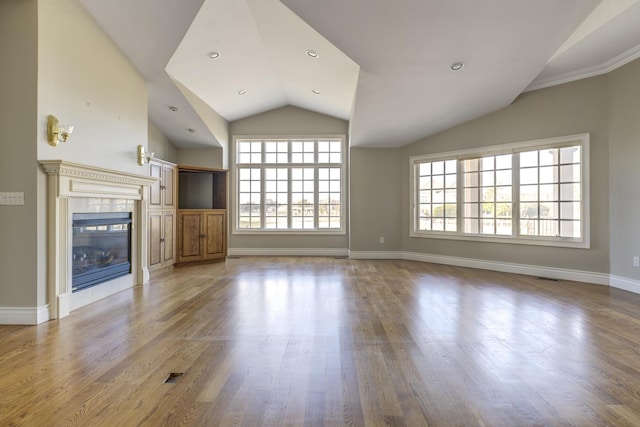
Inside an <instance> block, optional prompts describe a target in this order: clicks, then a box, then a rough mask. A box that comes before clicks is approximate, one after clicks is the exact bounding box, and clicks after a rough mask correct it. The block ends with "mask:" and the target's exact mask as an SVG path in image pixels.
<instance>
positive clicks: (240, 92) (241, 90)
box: [238, 89, 247, 95]
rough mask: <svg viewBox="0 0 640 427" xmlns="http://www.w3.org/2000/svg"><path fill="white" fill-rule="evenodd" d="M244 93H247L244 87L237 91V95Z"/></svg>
mask: <svg viewBox="0 0 640 427" xmlns="http://www.w3.org/2000/svg"><path fill="white" fill-rule="evenodd" d="M245 93H247V91H246V90H244V89H240V90H239V91H238V95H244V94H245Z"/></svg>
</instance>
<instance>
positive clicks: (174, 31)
mask: <svg viewBox="0 0 640 427" xmlns="http://www.w3.org/2000/svg"><path fill="white" fill-rule="evenodd" d="M79 1H80V2H81V3H82V4H83V5H84V6H85V8H86V9H87V10H88V11H89V13H90V14H92V15H93V16H94V18H95V19H96V21H97V22H98V23H99V25H100V26H102V28H103V29H104V30H105V32H106V33H107V34H108V35H109V36H110V37H111V38H112V39H113V40H114V42H115V43H116V44H117V45H118V46H119V47H120V48H121V49H122V51H123V52H124V53H125V54H126V55H127V56H128V57H129V59H130V60H131V62H132V63H133V64H134V65H135V66H136V67H137V68H138V69H139V71H140V73H141V74H142V75H143V76H144V78H145V79H146V80H147V83H148V89H149V90H148V92H149V116H150V119H151V120H152V121H153V122H154V124H155V125H156V126H157V127H158V128H160V130H161V131H162V132H163V133H164V134H165V135H167V137H168V138H169V139H170V140H171V141H172V142H174V144H176V145H177V146H180V147H207V146H219V145H220V143H219V139H220V138H221V137H223V138H224V137H225V136H224V132H222V131H221V129H222V128H224V127H225V125H226V123H227V122H229V121H233V120H237V119H241V118H244V117H248V116H251V115H254V114H257V113H261V112H264V111H268V110H271V109H274V108H278V107H282V106H286V105H292V106H296V107H300V108H304V109H307V110H311V111H315V112H319V113H323V114H327V115H330V116H334V117H338V118H341V119H344V120H348V121H349V124H350V142H351V145H352V146H371V147H383V146H384V147H394V146H402V145H405V144H408V143H410V142H413V141H415V140H418V139H420V138H423V137H426V136H428V135H432V134H434V133H437V132H439V131H442V130H444V129H447V128H449V127H451V126H455V125H457V124H460V123H463V122H465V121H467V120H471V119H473V118H476V117H479V116H482V115H484V114H487V113H490V112H492V111H495V110H497V109H499V108H502V107H505V106H507V105H509V104H510V103H511V102H512V101H513V100H514V99H515V98H516V97H517V96H518V95H519V94H521V93H522V92H523V91H527V90H533V89H538V88H543V87H548V86H552V85H554V84H558V83H564V82H568V81H572V80H576V79H579V78H584V77H590V76H594V75H598V74H603V73H606V72H609V71H611V70H613V69H615V68H617V67H618V66H621V65H623V64H625V63H627V62H629V61H631V60H633V59H635V58H637V57H639V56H640V0H563V1H558V0H489V1H483V2H479V1H477V0H404V1H401V2H398V1H393V2H390V1H388V0H349V1H345V0H323V1H317V0H315V1H314V0H281V1H279V0H204V1H203V0H137V1H131V0H110V1H108V2H107V1H101V0H79ZM455 63H461V64H462V65H463V66H462V69H460V70H458V71H454V70H452V65H453V64H455ZM171 107H175V108H171ZM176 109H177V110H176ZM174 110H176V111H174ZM189 129H191V131H189ZM193 131H195V132H193Z"/></svg>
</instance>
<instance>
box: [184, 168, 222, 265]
mask: <svg viewBox="0 0 640 427" xmlns="http://www.w3.org/2000/svg"><path fill="white" fill-rule="evenodd" d="M177 227H178V233H177V244H178V249H177V264H176V265H184V264H186V263H190V262H213V261H224V259H225V258H226V256H227V171H226V170H221V169H206V168H196V167H190V166H182V165H180V166H178V221H177Z"/></svg>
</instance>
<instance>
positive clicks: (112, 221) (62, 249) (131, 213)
mask: <svg viewBox="0 0 640 427" xmlns="http://www.w3.org/2000/svg"><path fill="white" fill-rule="evenodd" d="M40 164H41V165H42V168H43V169H44V171H45V172H46V174H47V213H48V217H47V293H48V295H47V300H48V305H47V306H46V307H44V308H43V310H42V312H41V314H40V312H39V313H38V318H37V319H36V321H34V323H40V322H42V321H45V320H48V319H56V318H62V317H65V316H68V315H69V313H70V312H71V311H72V310H75V309H77V308H80V307H84V306H86V305H88V304H91V303H92V302H95V301H98V300H99V299H101V298H105V297H107V296H109V295H113V294H115V293H117V292H121V291H123V290H125V289H129V288H131V287H133V286H135V285H142V284H144V283H147V282H148V281H149V271H148V269H147V202H146V201H147V200H148V197H149V186H150V185H152V184H154V183H155V182H157V178H151V177H149V176H147V175H138V174H133V173H129V172H123V171H114V170H109V169H104V168H101V167H96V166H89V165H81V164H77V163H71V162H66V161H64V160H42V161H40ZM141 171H142V170H141ZM145 172H146V170H145ZM88 212H91V213H90V214H87V213H88ZM96 219H98V221H99V222H97V223H95V222H92V221H94V220H96ZM87 221H88V222H87ZM100 270H102V271H101V272H100V273H99V275H95V274H94V273H96V272H97V271H100ZM103 273H107V274H108V276H107V277H104V276H102V277H100V275H102V274H103ZM76 276H78V277H76Z"/></svg>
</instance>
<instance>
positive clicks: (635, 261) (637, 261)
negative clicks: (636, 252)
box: [633, 256, 640, 267]
mask: <svg viewBox="0 0 640 427" xmlns="http://www.w3.org/2000/svg"><path fill="white" fill-rule="evenodd" d="M633 266H634V267H640V257H639V256H634V257H633Z"/></svg>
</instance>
